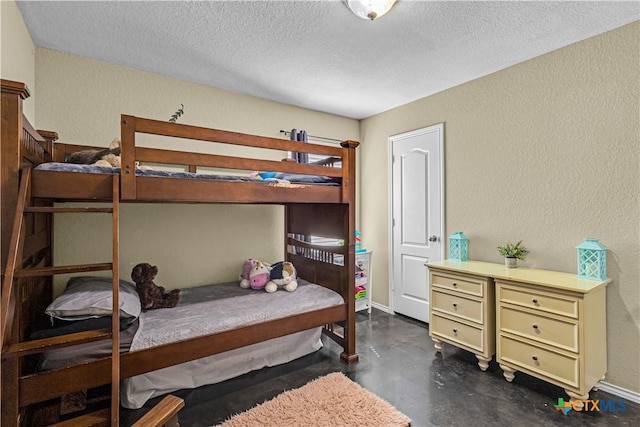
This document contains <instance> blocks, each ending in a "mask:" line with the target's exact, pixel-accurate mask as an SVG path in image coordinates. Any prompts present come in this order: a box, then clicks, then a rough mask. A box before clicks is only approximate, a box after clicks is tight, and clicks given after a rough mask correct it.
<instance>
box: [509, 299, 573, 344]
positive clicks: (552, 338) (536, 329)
mask: <svg viewBox="0 0 640 427" xmlns="http://www.w3.org/2000/svg"><path fill="white" fill-rule="evenodd" d="M498 315H499V316H500V318H499V325H500V331H504V332H510V333H513V334H515V335H520V336H524V337H526V338H530V339H532V340H536V341H540V342H543V343H545V344H550V345H553V346H557V347H560V348H564V349H566V350H570V351H574V352H578V324H577V323H574V322H567V321H562V320H557V319H551V318H548V317H541V316H539V315H535V314H531V313H526V312H523V311H519V310H514V309H512V308H510V307H500V309H499V312H498Z"/></svg>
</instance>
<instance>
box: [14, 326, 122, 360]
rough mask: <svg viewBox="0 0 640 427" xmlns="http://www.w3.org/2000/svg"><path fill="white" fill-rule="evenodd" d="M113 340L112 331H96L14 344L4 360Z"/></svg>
mask: <svg viewBox="0 0 640 427" xmlns="http://www.w3.org/2000/svg"><path fill="white" fill-rule="evenodd" d="M109 338H111V329H95V330H92V331H83V332H75V333H73V334H66V335H59V336H57V337H50V338H42V339H39V340H32V341H25V342H21V343H17V344H12V345H10V346H9V347H8V348H7V351H6V352H3V355H2V356H3V358H10V357H23V356H28V355H30V354H38V353H42V352H44V351H48V350H54V349H56V348H62V347H69V346H72V345H77V344H84V343H88V342H93V341H100V340H106V339H109Z"/></svg>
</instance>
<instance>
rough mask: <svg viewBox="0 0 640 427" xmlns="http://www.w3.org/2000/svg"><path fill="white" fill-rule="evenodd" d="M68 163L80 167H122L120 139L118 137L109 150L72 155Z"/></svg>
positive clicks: (68, 157) (77, 152)
mask: <svg viewBox="0 0 640 427" xmlns="http://www.w3.org/2000/svg"><path fill="white" fill-rule="evenodd" d="M65 162H66V163H75V164H79V165H96V166H107V167H114V168H119V167H120V138H119V137H117V138H115V139H114V140H113V141H111V144H109V148H105V149H102V150H82V151H76V152H75V153H71V154H69V155H68V156H67V158H66V159H65Z"/></svg>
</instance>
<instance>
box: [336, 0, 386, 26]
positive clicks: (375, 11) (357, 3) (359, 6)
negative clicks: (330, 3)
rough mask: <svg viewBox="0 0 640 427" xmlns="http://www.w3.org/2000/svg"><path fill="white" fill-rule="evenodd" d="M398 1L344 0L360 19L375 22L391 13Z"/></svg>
mask: <svg viewBox="0 0 640 427" xmlns="http://www.w3.org/2000/svg"><path fill="white" fill-rule="evenodd" d="M395 2H396V0H344V4H346V5H347V7H348V8H349V9H350V10H351V12H353V13H354V14H355V15H356V16H357V17H358V18H362V19H368V20H370V21H373V20H374V19H376V18H380V17H381V16H382V15H384V14H385V13H387V12H389V10H390V9H391V7H392V6H393V4H394V3H395Z"/></svg>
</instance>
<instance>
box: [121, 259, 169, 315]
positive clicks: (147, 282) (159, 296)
mask: <svg viewBox="0 0 640 427" xmlns="http://www.w3.org/2000/svg"><path fill="white" fill-rule="evenodd" d="M157 274H158V267H156V266H155V265H151V264H147V263H140V264H138V265H136V266H135V267H133V270H132V271H131V279H132V280H133V281H134V282H135V284H136V291H138V296H139V297H140V304H141V305H142V308H143V309H144V310H153V309H156V308H172V307H175V306H176V305H177V304H178V301H179V299H180V289H174V290H172V291H171V292H165V291H164V288H163V287H162V286H158V285H156V284H155V283H153V279H155V277H156V275H157Z"/></svg>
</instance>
